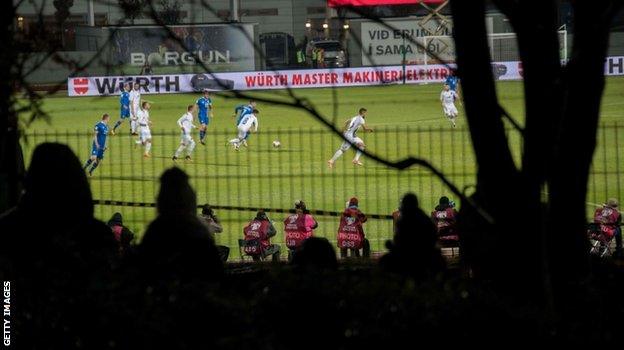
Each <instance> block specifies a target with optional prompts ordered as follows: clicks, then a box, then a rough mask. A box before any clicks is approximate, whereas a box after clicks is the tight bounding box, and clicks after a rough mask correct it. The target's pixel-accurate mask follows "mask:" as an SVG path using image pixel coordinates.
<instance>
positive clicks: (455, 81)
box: [444, 69, 461, 104]
mask: <svg viewBox="0 0 624 350" xmlns="http://www.w3.org/2000/svg"><path fill="white" fill-rule="evenodd" d="M444 84H445V85H448V86H449V89H451V91H454V92H455V93H456V94H457V98H459V78H458V77H457V72H456V71H455V69H451V70H450V71H449V75H448V76H447V77H446V80H445V81H444ZM460 104H461V102H460Z"/></svg>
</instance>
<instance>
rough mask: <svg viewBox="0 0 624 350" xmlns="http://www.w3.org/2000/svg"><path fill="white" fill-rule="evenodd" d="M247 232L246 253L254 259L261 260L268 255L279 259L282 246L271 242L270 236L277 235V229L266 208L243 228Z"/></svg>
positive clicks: (274, 259)
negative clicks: (265, 210)
mask: <svg viewBox="0 0 624 350" xmlns="http://www.w3.org/2000/svg"><path fill="white" fill-rule="evenodd" d="M243 233H244V234H245V247H244V248H243V250H244V252H245V254H247V255H249V256H251V257H252V259H253V260H254V261H260V259H264V258H265V257H267V256H269V255H270V256H272V257H273V261H274V262H277V261H279V257H280V246H279V245H277V244H271V240H270V238H271V237H273V236H275V234H276V233H277V230H275V227H274V226H273V222H272V221H271V220H269V217H268V216H267V215H266V213H265V212H264V210H260V211H258V213H257V214H256V217H255V218H254V219H253V220H252V221H251V222H250V223H248V224H247V226H245V228H243Z"/></svg>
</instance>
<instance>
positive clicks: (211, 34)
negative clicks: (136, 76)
mask: <svg viewBox="0 0 624 350" xmlns="http://www.w3.org/2000/svg"><path fill="white" fill-rule="evenodd" d="M107 29H108V30H110V31H111V34H112V37H111V54H112V60H113V63H114V64H119V65H130V66H136V67H141V66H143V65H144V64H145V63H149V64H151V65H152V66H195V65H197V64H198V63H197V60H201V61H202V62H203V63H204V64H206V65H208V66H213V67H216V66H219V70H229V71H239V70H241V71H242V70H254V69H255V60H254V52H255V51H254V43H253V40H254V25H253V24H201V25H174V26H168V27H167V28H162V27H159V26H132V27H110V28H108V27H107ZM171 32H172V33H173V34H174V35H175V36H176V38H177V40H174V39H173V38H172V36H171Z"/></svg>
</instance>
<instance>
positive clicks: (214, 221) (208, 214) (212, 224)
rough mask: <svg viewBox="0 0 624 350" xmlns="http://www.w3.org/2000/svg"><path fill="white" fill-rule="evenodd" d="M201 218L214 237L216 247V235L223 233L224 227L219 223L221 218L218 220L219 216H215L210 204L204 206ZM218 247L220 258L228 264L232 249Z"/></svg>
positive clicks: (222, 246)
mask: <svg viewBox="0 0 624 350" xmlns="http://www.w3.org/2000/svg"><path fill="white" fill-rule="evenodd" d="M199 218H200V219H201V222H202V223H204V225H206V227H207V228H208V232H209V233H210V235H211V236H212V240H213V241H214V242H215V245H216V234H217V233H221V232H223V227H222V226H221V223H220V222H219V218H217V215H215V213H214V210H212V207H210V205H208V204H204V206H203V208H202V212H201V215H199ZM216 246H217V252H218V253H219V258H220V259H221V261H223V262H226V261H227V259H228V256H230V248H229V247H226V246H224V245H216Z"/></svg>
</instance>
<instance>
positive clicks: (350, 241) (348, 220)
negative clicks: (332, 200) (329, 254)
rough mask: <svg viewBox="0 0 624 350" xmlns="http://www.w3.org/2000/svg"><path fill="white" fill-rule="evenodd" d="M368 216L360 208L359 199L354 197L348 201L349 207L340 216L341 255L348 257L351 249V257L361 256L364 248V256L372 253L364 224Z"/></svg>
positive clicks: (339, 238) (339, 242) (339, 239)
mask: <svg viewBox="0 0 624 350" xmlns="http://www.w3.org/2000/svg"><path fill="white" fill-rule="evenodd" d="M366 220H367V218H366V215H364V213H362V211H360V209H359V208H358V199H357V198H355V197H353V198H351V199H350V200H349V202H348V203H347V208H346V209H345V211H344V212H343V213H342V216H341V217H340V226H339V227H338V248H339V249H340V257H341V258H346V257H347V256H348V252H349V250H350V251H351V257H354V256H355V257H357V258H359V257H360V249H364V256H365V257H368V256H369V254H370V244H368V240H367V239H366V238H365V236H364V227H363V224H364V223H365V222H366Z"/></svg>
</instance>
